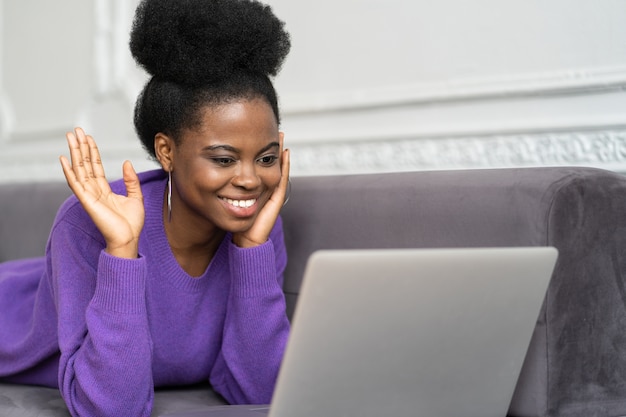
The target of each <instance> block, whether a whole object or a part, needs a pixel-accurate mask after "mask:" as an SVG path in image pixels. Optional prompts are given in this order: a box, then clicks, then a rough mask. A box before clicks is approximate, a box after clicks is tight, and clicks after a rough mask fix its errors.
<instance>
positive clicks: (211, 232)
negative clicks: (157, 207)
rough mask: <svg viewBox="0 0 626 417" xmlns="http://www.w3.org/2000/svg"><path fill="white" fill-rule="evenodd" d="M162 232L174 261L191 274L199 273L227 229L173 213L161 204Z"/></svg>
mask: <svg viewBox="0 0 626 417" xmlns="http://www.w3.org/2000/svg"><path fill="white" fill-rule="evenodd" d="M163 222H164V225H165V235H166V236H167V241H168V242H169V244H170V248H171V250H172V253H173V254H174V257H175V258H176V261H178V264H179V265H180V266H181V268H183V270H184V271H185V272H187V273H188V274H189V275H191V276H195V277H197V276H201V275H202V274H204V272H205V271H206V268H207V267H208V266H209V263H210V262H211V259H213V256H214V255H215V252H217V249H218V248H219V246H220V244H221V242H222V240H223V239H224V236H225V235H226V232H225V231H223V230H221V229H218V228H217V227H215V226H213V225H208V224H206V223H205V224H201V225H199V224H198V222H195V221H193V216H185V215H184V214H182V213H172V216H171V218H170V215H169V210H168V208H167V196H166V198H165V201H164V204H163Z"/></svg>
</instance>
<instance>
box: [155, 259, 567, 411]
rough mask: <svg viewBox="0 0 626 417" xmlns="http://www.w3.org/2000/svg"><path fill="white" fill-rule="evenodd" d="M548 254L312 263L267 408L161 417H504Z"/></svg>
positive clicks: (548, 270)
mask: <svg viewBox="0 0 626 417" xmlns="http://www.w3.org/2000/svg"><path fill="white" fill-rule="evenodd" d="M556 259H557V250H556V249H555V248H552V247H530V248H472V249H380V250H372V249H366V250H324V251H318V252H315V253H314V254H312V255H311V257H310V259H309V261H308V263H307V267H306V269H305V273H304V279H303V283H302V287H301V292H300V296H299V300H298V304H297V305H296V310H295V312H294V317H293V322H292V329H291V334H290V338H289V341H288V345H287V349H286V351H285V356H284V358H283V362H282V365H281V369H280V372H279V376H278V380H277V384H276V388H275V391H274V396H273V398H272V403H271V404H270V405H268V406H258V405H255V406H251V405H238V406H220V407H207V408H206V409H203V410H194V411H184V412H178V413H170V414H166V415H164V417H166V416H167V417H260V416H262V415H269V417H338V416H342V417H357V416H358V417H381V416H385V417H405V416H406V417H409V416H410V417H457V416H458V417H504V416H506V413H507V411H508V407H509V403H510V401H511V398H512V395H513V391H514V389H515V385H516V382H517V378H518V376H519V373H520V370H521V367H522V364H523V361H524V357H525V355H526V351H527V349H528V346H529V343H530V339H531V335H532V332H533V329H534V327H535V323H536V321H537V318H538V315H539V311H540V309H541V306H542V303H543V300H544V298H545V294H546V290H547V286H548V282H549V280H550V277H551V275H552V271H553V268H554V265H555V262H556Z"/></svg>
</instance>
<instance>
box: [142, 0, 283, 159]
mask: <svg viewBox="0 0 626 417" xmlns="http://www.w3.org/2000/svg"><path fill="white" fill-rule="evenodd" d="M290 46H291V42H290V38H289V34H288V33H287V31H286V30H285V28H284V23H283V22H282V21H280V20H279V19H278V18H277V17H276V16H275V15H274V14H273V12H272V10H271V8H270V6H268V5H264V4H262V3H260V2H258V1H256V0H142V1H141V2H140V4H139V6H138V7H137V10H136V13H135V19H134V22H133V27H132V30H131V35H130V50H131V53H132V54H133V57H134V58H135V61H136V62H137V63H138V64H139V65H141V66H142V67H143V68H144V69H145V70H146V71H147V72H148V73H149V74H150V75H151V78H150V80H149V81H148V83H147V84H146V85H145V87H144V89H143V91H142V92H141V94H140V95H139V97H138V98H137V102H136V105H135V115H134V122H135V130H136V131H137V134H138V136H139V138H140V140H141V142H142V144H143V146H144V148H145V149H146V150H147V151H148V153H149V154H150V155H151V156H152V157H153V158H154V157H155V152H154V137H155V135H156V134H157V133H159V132H162V133H165V134H167V135H169V136H171V137H172V138H173V139H174V140H179V138H180V134H181V131H182V130H183V129H189V128H194V127H196V126H198V125H199V123H200V122H201V113H200V110H201V109H203V108H204V107H205V106H207V105H208V106H210V105H219V104H224V103H228V102H231V101H233V100H238V99H254V98H262V99H265V100H266V101H267V102H268V103H269V104H270V106H271V107H272V110H273V112H274V115H275V116H276V121H277V122H278V123H279V122H280V114H279V109H278V98H277V96H276V91H275V89H274V86H273V84H272V82H271V80H270V77H272V76H275V75H276V74H277V73H278V72H279V71H280V68H281V66H282V63H283V61H284V59H285V57H286V56H287V54H288V53H289V49H290Z"/></svg>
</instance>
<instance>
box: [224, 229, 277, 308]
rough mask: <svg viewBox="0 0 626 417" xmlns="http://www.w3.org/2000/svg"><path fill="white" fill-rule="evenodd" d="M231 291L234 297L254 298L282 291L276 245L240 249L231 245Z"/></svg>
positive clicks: (264, 244) (269, 241) (266, 243)
mask: <svg viewBox="0 0 626 417" xmlns="http://www.w3.org/2000/svg"><path fill="white" fill-rule="evenodd" d="M229 252H230V256H229V258H230V270H231V274H232V277H231V279H232V282H231V290H232V292H233V295H235V296H237V297H241V298H252V297H259V296H265V295H268V294H275V293H276V290H277V289H278V290H280V291H282V289H281V288H280V286H279V284H278V280H277V279H276V260H275V255H274V244H273V243H272V241H271V240H269V239H268V241H267V242H265V243H263V244H261V245H258V246H255V247H252V248H240V247H239V246H237V245H235V244H234V243H231V244H230V249H229Z"/></svg>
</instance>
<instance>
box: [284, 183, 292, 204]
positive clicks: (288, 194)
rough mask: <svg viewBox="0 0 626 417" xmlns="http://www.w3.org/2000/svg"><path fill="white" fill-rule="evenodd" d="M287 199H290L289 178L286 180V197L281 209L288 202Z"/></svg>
mask: <svg viewBox="0 0 626 417" xmlns="http://www.w3.org/2000/svg"><path fill="white" fill-rule="evenodd" d="M289 197H291V178H288V179H287V195H286V196H285V201H284V202H283V207H285V205H286V204H287V203H288V202H289Z"/></svg>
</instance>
